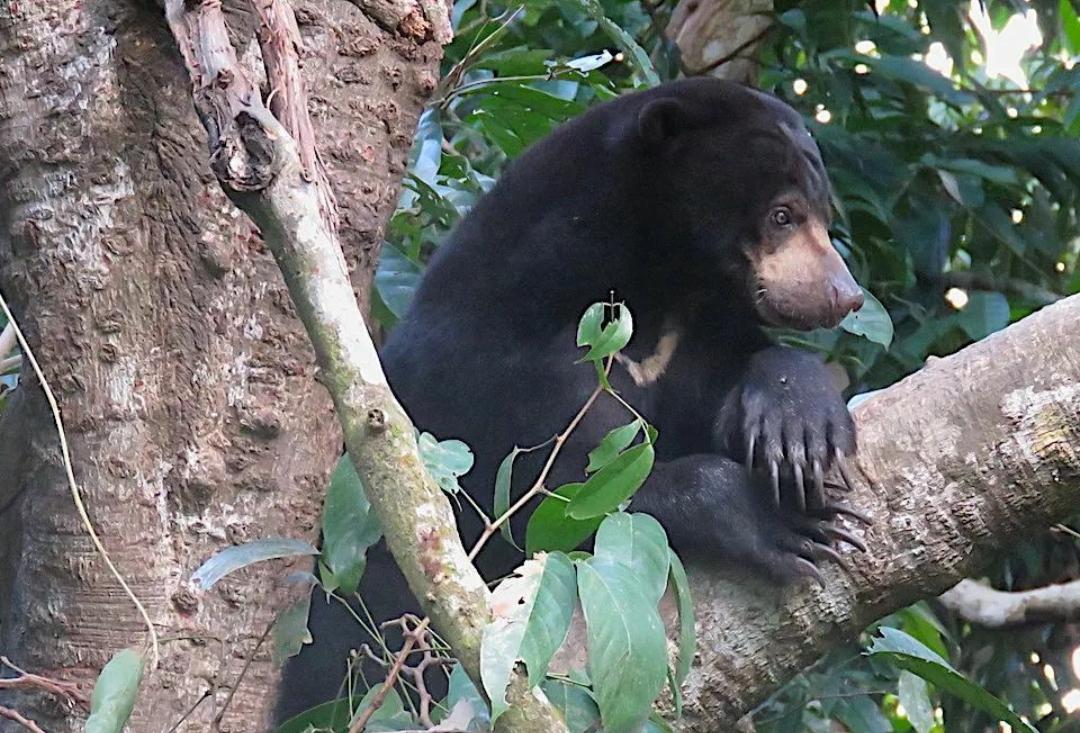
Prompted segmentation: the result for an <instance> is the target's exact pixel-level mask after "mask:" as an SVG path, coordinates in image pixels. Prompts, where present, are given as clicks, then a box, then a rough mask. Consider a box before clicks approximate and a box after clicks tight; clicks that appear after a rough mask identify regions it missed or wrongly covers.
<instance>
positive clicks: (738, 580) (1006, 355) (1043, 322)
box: [680, 296, 1080, 732]
mask: <svg viewBox="0 0 1080 733" xmlns="http://www.w3.org/2000/svg"><path fill="white" fill-rule="evenodd" d="M1078 320H1080V296H1073V297H1071V298H1066V299H1064V300H1062V301H1059V302H1058V303H1056V304H1055V305H1051V306H1048V307H1046V308H1044V309H1043V310H1042V311H1040V312H1039V313H1036V314H1035V315H1032V316H1029V317H1028V318H1026V319H1024V320H1023V321H1020V322H1019V323H1017V324H1014V325H1013V326H1011V327H1010V328H1008V329H1006V330H1004V331H1002V332H1000V333H997V334H994V335H993V336H991V337H989V338H987V339H985V340H984V341H981V342H979V343H977V344H974V345H972V346H969V347H968V348H966V349H964V350H963V351H960V352H959V353H957V354H955V355H953V356H950V357H947V358H945V359H936V360H934V361H933V362H932V363H930V364H928V365H927V366H926V367H925V368H924V369H922V370H921V371H920V372H918V373H916V374H914V375H912V376H910V377H908V378H907V379H904V380H903V381H901V382H900V383H898V384H896V385H894V386H892V387H890V388H889V389H887V390H884V391H883V392H881V393H879V394H877V395H875V396H873V397H871V398H869V399H868V400H866V401H865V402H863V403H862V404H861V405H860V406H859V407H858V408H857V409H856V410H855V415H856V420H857V422H858V426H859V431H860V446H859V453H858V456H857V467H858V469H859V470H858V471H857V474H858V475H859V476H860V477H861V479H860V480H859V481H857V483H858V484H859V485H858V486H857V487H856V490H855V492H854V494H853V496H852V501H853V503H854V504H855V505H856V506H858V507H859V508H860V509H861V510H864V511H866V513H867V514H869V515H870V516H871V517H872V518H873V519H874V525H873V526H872V527H870V528H869V529H867V530H863V529H862V528H852V531H853V532H865V536H864V537H863V538H862V539H864V540H865V542H866V544H867V545H868V546H869V547H870V552H869V554H866V555H860V554H857V553H854V552H853V551H852V552H849V553H847V554H846V555H845V558H844V559H845V560H846V561H847V563H848V564H849V565H850V567H851V571H850V572H849V573H845V572H844V571H842V570H840V569H838V568H829V569H828V570H827V573H826V575H827V579H828V586H827V587H826V588H825V589H816V588H807V589H788V590H786V591H777V590H774V589H770V588H767V587H764V586H763V585H761V584H760V583H758V582H755V581H754V580H753V579H750V578H745V577H739V576H738V575H736V574H734V573H731V572H726V571H721V570H718V569H709V568H703V567H698V568H691V575H692V577H691V583H692V585H693V587H694V589H695V600H696V609H697V614H698V630H699V639H698V642H699V643H698V658H697V660H696V661H697V662H698V665H697V667H696V669H695V672H694V674H692V675H691V679H690V680H689V683H688V685H687V690H686V696H685V699H686V702H685V706H684V712H685V714H686V715H685V718H684V720H683V721H682V723H681V725H680V729H681V730H683V731H702V732H704V731H715V730H726V729H728V727H725V722H726V723H728V724H731V723H733V721H735V720H737V719H738V718H740V717H741V716H742V715H743V714H745V713H746V712H747V711H749V710H750V709H752V708H753V707H754V706H755V705H756V704H757V703H759V702H760V701H761V700H763V699H764V698H765V697H766V696H768V695H769V694H770V693H772V692H774V691H775V690H776V689H777V688H778V687H779V686H780V685H781V684H783V683H784V682H785V681H787V680H788V679H790V678H791V677H792V676H793V675H795V674H796V673H797V672H798V671H800V670H801V669H803V668H804V667H806V666H807V665H809V664H810V663H811V662H813V661H815V660H816V659H818V658H819V657H820V656H822V655H823V654H824V653H825V652H826V651H828V650H829V649H830V648H832V647H834V646H836V645H838V644H840V643H842V642H844V641H846V640H850V639H854V638H856V636H857V635H858V633H859V632H860V631H861V630H862V629H864V628H865V627H866V626H867V625H868V624H869V623H871V622H872V621H874V620H876V619H878V618H880V617H882V616H884V615H885V614H887V613H889V612H890V611H893V610H895V609H897V608H901V607H903V606H905V605H908V604H910V603H912V602H914V601H916V600H918V599H921V598H929V597H933V596H937V595H939V594H940V593H942V592H943V591H945V590H946V589H948V588H949V587H951V586H954V585H956V584H957V583H958V582H959V581H961V580H962V579H963V578H965V577H969V576H971V575H974V574H977V573H979V572H980V570H982V569H983V568H984V567H985V565H986V564H987V563H988V562H990V561H991V560H992V559H993V557H994V556H995V555H996V554H998V553H1000V552H1001V551H1003V550H1005V549H1007V548H1008V547H1009V546H1010V545H1012V544H1015V543H1016V542H1017V541H1019V540H1020V539H1022V538H1024V537H1025V536H1030V534H1031V533H1033V532H1041V531H1045V530H1046V529H1047V528H1048V527H1049V526H1050V525H1051V524H1052V523H1054V522H1055V521H1061V520H1062V519H1063V518H1065V517H1067V516H1068V515H1069V514H1071V513H1073V512H1075V510H1076V507H1077V505H1078V502H1080V358H1077V356H1076V355H1077V354H1078V353H1080V350H1078V346H1080V334H1078V332H1077V330H1076V323H1077V322H1078ZM718 721H719V722H718ZM718 726H719V727H718ZM729 727H732V726H729Z"/></svg>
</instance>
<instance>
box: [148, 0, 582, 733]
mask: <svg viewBox="0 0 1080 733" xmlns="http://www.w3.org/2000/svg"><path fill="white" fill-rule="evenodd" d="M254 1H255V3H256V6H257V11H258V13H259V17H260V18H261V20H262V23H263V27H262V28H261V30H260V41H261V45H262V47H263V53H264V63H265V64H266V68H267V74H268V78H269V79H270V86H271V89H272V90H273V93H274V95H275V96H274V97H273V100H272V102H271V104H272V105H273V106H274V107H275V109H276V110H278V112H279V113H280V114H285V120H284V121H285V123H286V125H287V126H288V128H290V129H286V127H285V126H283V125H282V124H281V123H280V122H279V121H278V119H277V118H275V116H274V115H273V114H271V112H270V110H268V109H267V108H266V106H265V105H264V103H263V100H262V98H261V95H260V94H259V92H258V89H257V87H256V86H255V85H254V84H253V83H252V82H251V80H250V79H249V78H248V77H247V75H246V73H245V70H244V69H243V68H242V67H241V66H240V65H239V63H238V62H237V58H236V53H235V51H234V49H233V48H232V46H231V44H230V43H229V39H228V36H227V32H226V28H225V22H224V17H223V16H222V13H221V8H220V6H219V5H218V3H217V2H215V1H214V0H204V1H203V2H202V3H200V4H199V5H197V6H191V5H190V4H188V3H186V2H185V0H169V2H168V3H167V4H166V12H167V16H168V19H169V24H170V27H171V28H172V30H173V34H174V36H175V37H176V39H177V42H178V43H179V44H180V47H181V51H182V54H183V56H184V59H185V61H186V63H187V67H188V72H189V73H190V74H191V78H192V81H193V84H194V98H195V104H196V108H197V109H198V111H199V115H200V118H201V119H202V121H203V124H204V126H205V127H206V130H207V132H208V133H209V136H210V147H211V166H212V168H213V170H214V172H215V174H216V175H217V176H218V179H219V180H220V182H221V185H222V187H223V188H224V189H225V191H226V192H227V193H228V194H229V196H230V197H231V198H232V199H233V201H234V202H235V203H236V204H237V206H238V207H239V208H240V209H242V210H243V211H244V212H245V213H246V214H248V216H250V217H251V219H252V220H253V221H254V222H255V223H256V225H258V227H259V228H260V230H261V231H262V235H263V238H264V239H265V241H266V243H267V245H268V246H269V248H270V249H271V251H272V252H273V254H274V257H275V259H276V260H277V262H278V265H279V266H280V268H281V272H282V274H283V275H284V278H285V282H286V284H287V286H288V288H289V293H290V295H291V296H292V300H293V303H294V305H295V306H296V310H297V312H298V314H299V316H300V318H301V320H302V321H303V323H304V326H305V328H306V329H307V331H308V334H309V336H310V338H311V341H312V345H313V346H314V347H315V354H316V358H317V360H318V363H319V367H320V369H321V371H322V375H321V381H322V382H323V384H324V385H325V386H326V388H327V390H328V391H329V393H330V395H331V397H332V399H333V401H334V406H335V408H336V413H337V416H338V419H339V421H340V422H341V427H342V430H343V432H344V437H345V445H346V447H347V449H348V451H349V455H350V457H351V458H352V460H353V463H354V464H355V466H356V469H357V472H358V473H359V474H360V476H361V478H362V479H363V481H364V485H365V487H366V489H367V494H368V498H369V500H370V501H371V505H372V507H373V508H374V510H375V512H376V515H377V516H378V518H379V521H380V523H381V525H382V528H383V534H384V536H385V537H386V541H387V544H388V546H389V548H390V551H391V553H393V555H394V559H395V560H396V561H397V562H398V564H399V566H400V567H401V569H402V571H403V573H404V575H405V577H406V579H407V580H408V583H409V587H410V589H411V590H412V591H413V593H414V594H415V595H416V597H417V598H418V599H420V601H421V604H422V605H423V607H424V610H425V612H426V613H427V614H428V615H429V616H430V618H431V619H432V622H433V623H434V625H435V627H436V628H437V629H438V631H439V632H440V634H441V636H442V638H443V639H445V640H446V641H447V642H448V643H449V645H450V647H451V649H452V651H453V653H454V656H456V657H457V658H458V659H459V660H460V661H461V663H462V664H463V666H464V667H465V669H466V671H467V672H468V673H469V675H470V676H471V677H472V678H473V679H474V680H476V681H479V664H480V638H481V634H482V631H483V628H484V625H485V624H486V623H487V622H488V620H489V619H490V610H489V606H488V599H489V593H488V591H487V587H486V586H485V584H484V582H483V580H482V579H481V577H480V575H479V574H478V573H477V572H476V569H475V568H474V567H473V565H472V563H471V562H470V561H469V559H468V556H467V554H466V552H465V548H464V547H463V546H462V544H461V539H460V538H459V537H458V534H457V532H456V523H455V520H454V515H453V511H452V509H451V507H450V503H449V501H448V500H447V498H446V496H445V495H444V494H443V492H442V490H441V489H440V488H439V487H438V486H437V485H436V484H435V482H434V481H433V480H432V479H431V478H430V477H429V476H428V474H427V472H426V471H425V470H424V467H423V463H422V461H421V460H420V458H419V455H418V452H417V446H416V440H415V437H414V436H415V432H414V429H413V426H412V424H411V423H410V422H409V419H408V417H407V416H406V415H405V412H404V411H403V410H402V409H401V406H400V405H399V404H398V403H397V400H396V399H395V398H394V395H393V394H392V393H391V392H390V388H389V386H388V385H387V383H386V378H385V376H384V374H383V371H382V367H381V365H380V363H379V359H378V355H377V354H376V351H375V346H374V344H373V343H372V341H371V338H370V336H369V334H368V331H367V328H366V326H365V324H364V320H363V316H362V315H361V312H360V309H359V307H358V305H357V303H356V298H355V296H354V294H353V290H352V286H351V284H350V282H349V277H348V270H347V267H346V265H345V261H344V259H343V257H342V253H341V248H340V246H339V245H338V241H337V233H336V230H335V222H334V218H333V216H332V214H331V212H332V208H328V206H331V207H332V197H331V195H330V194H329V192H328V191H324V190H320V189H322V188H324V187H325V185H326V184H325V179H324V178H323V177H322V176H321V175H319V174H318V171H317V169H316V168H315V163H316V160H317V159H316V157H315V155H314V141H312V140H310V139H306V138H307V136H308V135H309V134H310V129H311V128H310V122H308V121H307V120H306V117H307V110H306V105H305V104H304V103H303V97H302V96H300V97H299V98H291V99H289V98H286V99H280V97H282V96H283V95H284V96H288V95H292V94H300V95H302V89H301V88H300V86H299V80H298V78H297V77H295V74H294V71H295V64H296V63H297V59H296V58H295V54H296V51H297V49H296V45H295V43H294V41H293V35H292V31H293V29H294V28H295V24H294V21H292V20H291V19H290V18H289V16H291V14H292V11H291V9H290V8H289V7H288V5H287V3H286V2H285V0H254ZM294 134H295V135H296V136H297V138H298V139H296V138H294V137H293V135H294ZM298 141H299V142H298ZM305 150H308V153H307V154H306V155H305V153H304V151H305ZM507 698H508V700H509V702H510V703H511V710H510V711H508V712H507V713H506V714H505V715H504V716H503V717H501V718H500V719H499V729H500V730H504V731H514V732H515V733H518V732H520V733H531V732H533V731H535V732H536V733H559V731H565V730H566V727H565V724H564V723H563V721H562V719H561V717H560V716H559V714H558V713H557V711H556V710H555V709H554V708H553V707H552V706H551V705H550V704H549V703H548V701H547V699H546V698H545V697H544V696H543V694H542V693H540V692H539V691H538V690H530V689H529V686H528V683H527V681H526V679H525V677H524V676H523V675H518V674H515V675H514V676H513V678H512V680H511V684H510V689H509V690H508V695H507Z"/></svg>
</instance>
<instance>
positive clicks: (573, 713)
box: [540, 680, 600, 733]
mask: <svg viewBox="0 0 1080 733" xmlns="http://www.w3.org/2000/svg"><path fill="white" fill-rule="evenodd" d="M540 687H541V689H543V691H544V694H545V695H547V698H548V700H550V701H551V704H552V705H554V706H555V707H556V708H557V709H558V710H559V712H560V713H562V715H563V719H564V720H565V721H566V728H567V730H568V731H569V733H589V732H590V731H595V730H596V729H597V727H598V724H599V722H600V708H598V707H596V701H595V700H593V697H592V695H591V694H590V693H589V691H588V690H587V689H586V688H584V687H581V686H580V685H572V684H570V683H569V682H563V681H562V680H544V682H543V684H541V685H540Z"/></svg>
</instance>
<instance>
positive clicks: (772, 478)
mask: <svg viewBox="0 0 1080 733" xmlns="http://www.w3.org/2000/svg"><path fill="white" fill-rule="evenodd" d="M769 483H770V484H771V485H772V494H773V504H775V505H776V506H780V464H779V463H777V462H776V461H774V460H770V461H769Z"/></svg>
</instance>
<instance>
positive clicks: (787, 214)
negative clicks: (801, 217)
mask: <svg viewBox="0 0 1080 733" xmlns="http://www.w3.org/2000/svg"><path fill="white" fill-rule="evenodd" d="M769 221H771V222H772V223H773V224H775V225H776V226H778V227H786V226H788V225H789V224H791V209H789V208H788V207H786V206H778V207H777V208H775V209H773V210H772V211H771V212H770V213H769Z"/></svg>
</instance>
